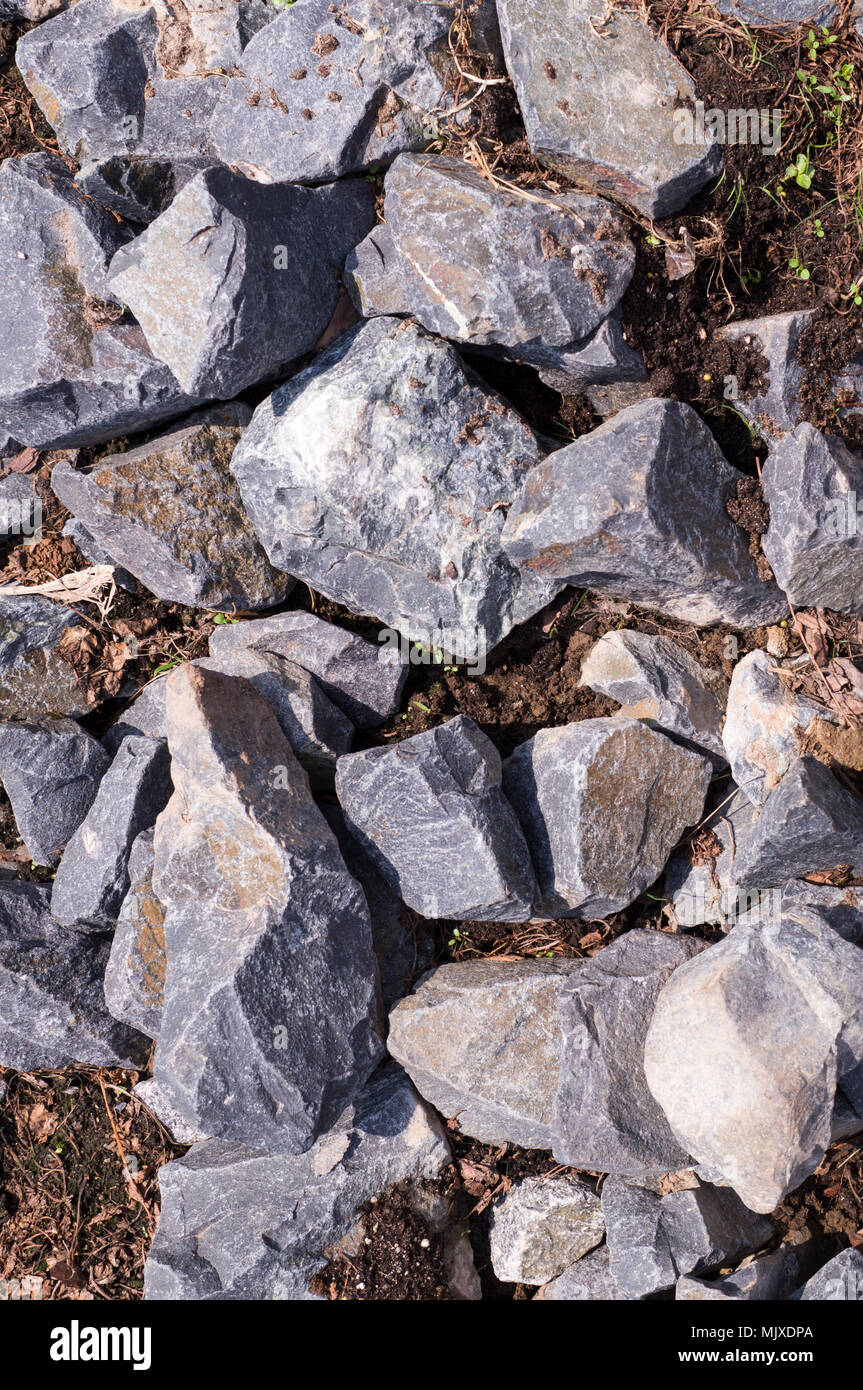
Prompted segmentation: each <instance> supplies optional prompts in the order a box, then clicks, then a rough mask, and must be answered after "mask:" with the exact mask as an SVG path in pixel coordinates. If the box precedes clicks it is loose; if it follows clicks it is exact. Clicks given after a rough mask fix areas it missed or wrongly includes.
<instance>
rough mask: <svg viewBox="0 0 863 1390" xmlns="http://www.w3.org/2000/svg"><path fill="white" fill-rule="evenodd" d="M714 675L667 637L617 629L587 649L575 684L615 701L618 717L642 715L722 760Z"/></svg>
mask: <svg viewBox="0 0 863 1390" xmlns="http://www.w3.org/2000/svg"><path fill="white" fill-rule="evenodd" d="M717 675H718V673H717V672H711V671H708V670H706V669H705V668H704V667H703V666H701V665H700V664H699V662H697V661H696V660H695V659H694V658H693V657H691V656H690V655H689V653H688V652H687V651H684V649H683V648H682V647H679V646H678V645H677V643H676V642H672V641H671V640H670V639H669V638H667V637H656V636H653V635H652V634H650V633H646V632H636V631H635V630H633V629H628V628H619V629H617V630H615V631H612V632H606V633H605V634H604V635H603V636H602V637H600V639H599V641H598V642H597V643H596V645H595V646H593V647H592V648H591V650H590V651H589V652H588V654H587V656H586V657H585V659H584V662H583V663H582V667H581V681H580V684H581V685H586V686H589V688H590V689H591V690H595V691H597V692H598V693H599V694H601V695H610V696H611V698H612V700H617V701H618V702H619V703H620V705H621V710H620V713H621V714H622V715H625V716H628V717H629V718H631V719H643V720H645V721H646V722H647V723H649V724H650V725H651V727H653V728H656V729H659V731H660V732H661V733H664V734H670V735H671V736H672V737H676V738H679V739H681V740H682V742H684V743H685V744H686V745H687V746H688V747H693V746H694V747H695V748H696V749H697V750H698V751H699V752H703V753H707V754H708V755H709V756H710V757H711V758H712V760H713V762H714V763H724V762H725V761H726V758H725V750H724V748H723V746H722V705H721V704H720V702H719V700H718V699H717V697H716V695H715V693H714V687H716V685H717Z"/></svg>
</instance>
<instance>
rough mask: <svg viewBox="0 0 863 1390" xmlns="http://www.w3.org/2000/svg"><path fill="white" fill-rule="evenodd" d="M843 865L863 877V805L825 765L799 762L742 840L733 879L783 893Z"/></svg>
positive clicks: (809, 760)
mask: <svg viewBox="0 0 863 1390" xmlns="http://www.w3.org/2000/svg"><path fill="white" fill-rule="evenodd" d="M838 864H848V865H850V866H851V870H852V874H853V875H854V876H855V877H856V875H857V874H859V873H861V872H863V802H861V801H860V798H859V797H857V796H855V795H854V793H853V792H850V791H848V790H847V788H846V787H844V786H843V785H842V783H841V782H839V781H837V779H836V777H834V775H833V773H832V772H831V771H830V770H829V768H827V767H825V766H824V764H823V763H820V762H818V761H817V759H815V758H811V757H802V758H799V759H798V760H797V762H795V763H794V764H793V765H792V766H791V768H790V769H789V771H788V772H786V774H785V776H784V777H783V778H782V781H781V782H780V783H779V784H778V786H777V787H776V788H775V789H774V791H772V792H771V793H770V795H769V796H768V798H767V800H766V801H765V802H764V805H763V806H762V808H761V815H760V816H759V817H758V819H757V820H755V821H753V823H752V825H751V826H750V828H749V830H748V831H747V832H746V833H745V834H744V835H743V836H742V837H741V839H740V840H739V842H738V845H737V854H736V857H735V861H734V876H735V878H736V880H737V882H738V883H739V884H741V885H743V886H744V887H746V886H752V887H757V888H781V887H782V885H783V884H785V883H787V882H788V880H789V879H790V878H794V877H800V876H801V875H803V874H811V873H821V872H824V871H825V870H829V869H834V868H835V867H836V866H837V865H838Z"/></svg>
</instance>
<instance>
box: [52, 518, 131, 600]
mask: <svg viewBox="0 0 863 1390" xmlns="http://www.w3.org/2000/svg"><path fill="white" fill-rule="evenodd" d="M63 535H64V536H67V537H68V538H69V540H70V541H72V542H73V543H74V545H75V546H77V548H78V550H80V552H81V554H82V555H83V556H84V558H85V559H87V560H89V561H90V564H91V565H111V567H112V568H113V570H114V575H113V579H114V583H115V584H116V585H117V588H118V589H125V590H126V592H127V593H130V594H137V593H138V581H137V579H136V578H135V576H134V574H130V573H129V571H128V570H124V569H123V567H122V566H121V565H118V564H116V562H115V561H114V560H112V558H111V556H110V555H109V554H108V552H107V551H106V550H103V549H102V547H101V545H99V544H98V542H97V541H95V540H94V539H93V537H92V536H91V535H90V532H89V531H88V530H87V528H86V526H82V524H81V522H80V521H76V520H75V518H74V517H70V518H69V520H68V521H67V522H66V524H65V525H64V527H63Z"/></svg>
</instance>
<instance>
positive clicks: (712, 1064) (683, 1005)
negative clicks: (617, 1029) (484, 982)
mask: <svg viewBox="0 0 863 1390" xmlns="http://www.w3.org/2000/svg"><path fill="white" fill-rule="evenodd" d="M861 991H863V957H861V953H860V951H859V950H858V949H857V948H856V947H854V946H851V945H849V943H848V942H846V941H843V940H842V939H841V937H839V936H838V935H837V934H836V932H834V931H833V930H832V929H831V928H829V927H826V926H823V925H821V924H817V923H813V922H808V923H806V924H801V923H797V922H795V921H793V920H792V919H790V918H786V919H784V920H781V921H779V922H778V923H776V922H772V921H771V922H767V923H765V924H761V925H758V926H756V927H752V926H742V925H738V926H736V927H735V929H734V931H733V932H732V933H731V935H730V936H728V937H727V938H726V939H725V940H724V941H722V942H720V944H719V945H717V946H711V947H710V949H709V950H707V951H705V952H703V953H702V954H701V955H699V956H697V957H695V958H694V959H693V960H691V961H688V962H687V963H686V964H685V965H682V966H681V967H680V969H679V970H677V971H675V973H674V974H673V975H672V977H671V979H670V980H668V982H667V983H666V984H665V986H664V987H663V989H662V992H661V993H660V995H659V999H658V1001H657V1005H656V1009H655V1012H654V1015H653V1022H652V1023H651V1025H650V1029H649V1031H648V1034H647V1041H646V1043H645V1053H644V1070H645V1075H646V1077H647V1084H648V1086H649V1087H650V1089H651V1091H652V1092H653V1095H654V1096H655V1098H656V1099H657V1101H658V1102H659V1104H660V1105H661V1106H662V1108H663V1110H664V1111H665V1114H666V1116H667V1118H668V1121H669V1124H670V1125H671V1128H672V1130H673V1132H674V1133H675V1135H677V1137H678V1139H679V1140H680V1142H681V1143H682V1144H684V1145H686V1146H688V1148H689V1150H690V1152H691V1153H692V1154H694V1156H695V1157H696V1159H698V1161H699V1162H700V1163H702V1164H708V1165H710V1167H711V1168H714V1169H715V1170H716V1171H717V1172H718V1173H721V1174H722V1176H723V1177H724V1178H725V1179H726V1180H727V1181H728V1182H729V1183H730V1184H731V1185H732V1187H733V1188H734V1189H735V1191H736V1192H737V1193H739V1195H740V1197H741V1199H742V1200H743V1201H744V1202H746V1204H747V1205H748V1206H750V1207H751V1208H752V1209H753V1210H755V1211H762V1212H768V1211H772V1210H773V1208H774V1207H775V1206H776V1205H777V1204H778V1202H780V1201H781V1199H782V1198H783V1197H784V1196H785V1194H786V1193H787V1192H790V1191H791V1190H792V1189H793V1188H795V1187H797V1186H798V1184H799V1183H801V1182H802V1181H803V1179H804V1178H806V1177H808V1175H809V1174H810V1173H813V1172H814V1171H815V1169H816V1168H817V1167H818V1164H819V1163H820V1162H821V1159H822V1158H823V1157H824V1153H825V1151H826V1149H827V1146H828V1145H829V1143H830V1141H831V1122H832V1117H833V1109H834V1102H835V1098H836V1087H837V1082H838V1083H840V1084H841V1086H842V1090H843V1093H844V1094H845V1095H846V1096H848V1097H849V1098H850V1099H851V1101H852V1103H854V1102H855V1096H856V1095H857V1091H858V1088H860V1090H861V1092H863V1088H861V1087H860V1080H859V1077H860V1072H861V1059H863V1024H861V1015H860V999H861V997H863V994H861ZM860 1098H861V1100H863V1094H861V1097H860ZM692 1272H693V1271H691V1270H688V1271H687V1270H683V1269H681V1270H680V1273H692Z"/></svg>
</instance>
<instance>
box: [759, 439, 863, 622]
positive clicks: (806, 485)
mask: <svg viewBox="0 0 863 1390" xmlns="http://www.w3.org/2000/svg"><path fill="white" fill-rule="evenodd" d="M761 481H762V485H763V488H764V497H765V500H766V501H767V503H768V505H769V507H770V525H769V527H768V529H767V531H766V532H765V534H764V537H763V542H762V543H763V546H764V554H765V555H766V556H767V558H768V560H769V561H770V564H771V566H772V569H773V573H774V574H775V575H776V582H777V583H778V584H779V586H780V587H781V588H782V589H784V590H785V592H786V594H787V595H788V598H789V599H790V601H791V602H792V604H795V605H796V606H798V607H805V608H810V607H811V608H833V609H836V610H838V611H839V612H840V613H861V612H863V599H861V597H860V593H861V585H863V534H861V532H860V528H859V525H858V515H857V498H858V496H863V466H861V463H860V460H859V459H858V458H857V457H856V455H854V454H852V453H851V451H850V449H848V448H847V446H846V445H845V444H844V443H843V442H842V440H841V439H839V438H838V436H835V435H825V434H822V433H821V432H820V430H816V429H815V427H814V426H813V425H808V424H803V425H798V426H797V428H796V429H795V430H794V431H792V433H791V434H788V435H786V436H785V438H784V439H781V440H780V441H779V442H778V443H777V444H776V446H775V448H773V449H772V450H771V452H770V454H769V456H768V458H767V462H766V463H765V465H764V470H763V473H762V476H761Z"/></svg>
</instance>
